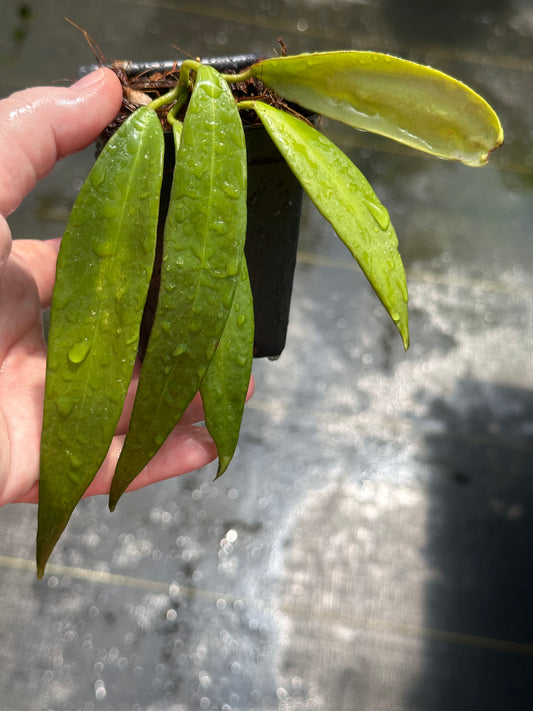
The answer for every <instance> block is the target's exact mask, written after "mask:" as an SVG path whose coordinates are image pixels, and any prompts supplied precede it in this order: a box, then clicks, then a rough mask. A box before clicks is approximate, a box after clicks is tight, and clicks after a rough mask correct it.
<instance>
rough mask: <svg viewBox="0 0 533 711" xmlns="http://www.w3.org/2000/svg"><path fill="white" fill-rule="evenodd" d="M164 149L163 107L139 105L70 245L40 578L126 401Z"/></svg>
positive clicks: (47, 442) (48, 423) (52, 400)
mask: <svg viewBox="0 0 533 711" xmlns="http://www.w3.org/2000/svg"><path fill="white" fill-rule="evenodd" d="M163 152H164V145H163V132H162V129H161V125H160V122H159V119H158V117H157V115H156V113H155V111H153V110H152V109H149V108H141V109H139V110H138V111H136V112H135V113H134V114H132V116H131V117H130V118H129V119H128V120H127V121H126V122H125V123H124V124H123V125H122V126H121V127H120V128H119V129H118V131H117V132H116V133H115V134H114V136H113V137H112V138H111V139H110V141H109V142H108V143H107V145H106V146H105V147H104V149H103V151H102V153H101V154H100V156H99V158H98V160H97V162H96V163H95V165H94V167H93V169H92V170H91V172H90V174H89V176H88V178H87V180H86V181H85V183H84V185H83V187H82V189H81V190H80V193H79V195H78V198H77V200H76V203H75V205H74V208H73V210H72V214H71V217H70V221H69V223H68V226H67V229H66V232H65V235H64V237H63V240H62V243H61V249H60V252H59V257H58V261H57V280H56V285H55V288H54V295H53V301H52V307H51V325H50V335H49V340H48V361H47V373H46V394H45V403H44V421H43V431H42V440H41V472H40V482H39V516H38V518H39V525H38V532H37V567H38V575H39V577H41V576H42V574H43V571H44V566H45V564H46V561H47V560H48V557H49V555H50V553H51V551H52V549H53V547H54V545H55V543H56V542H57V540H58V538H59V536H60V535H61V532H62V531H63V529H64V528H65V526H66V524H67V522H68V519H69V518H70V515H71V513H72V511H73V509H74V507H75V506H76V504H77V503H78V501H79V500H80V499H81V497H82V496H83V494H84V493H85V490H86V489H87V487H88V486H89V484H90V483H91V481H92V480H93V478H94V476H95V474H96V473H97V471H98V469H99V468H100V466H101V464H102V462H103V460H104V458H105V456H106V454H107V451H108V449H109V445H110V443H111V440H112V438H113V435H114V433H115V429H116V426H117V422H118V419H119V417H120V414H121V411H122V408H123V405H124V399H125V395H126V391H127V388H128V385H129V382H130V379H131V374H132V370H133V364H134V361H135V356H136V352H137V344H138V340H139V327H140V323H141V317H142V313H143V308H144V303H145V300H146V294H147V291H148V285H149V282H150V277H151V274H152V267H153V260H154V252H155V243H156V231H157V220H158V211H159V191H160V186H161V177H162V171H163Z"/></svg>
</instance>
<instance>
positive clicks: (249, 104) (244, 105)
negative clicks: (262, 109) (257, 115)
mask: <svg viewBox="0 0 533 711" xmlns="http://www.w3.org/2000/svg"><path fill="white" fill-rule="evenodd" d="M256 103H257V102H256V101H238V102H237V108H238V109H239V111H255V105H256Z"/></svg>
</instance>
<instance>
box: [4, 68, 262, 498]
mask: <svg viewBox="0 0 533 711" xmlns="http://www.w3.org/2000/svg"><path fill="white" fill-rule="evenodd" d="M121 97H122V90H121V86H120V82H119V81H118V79H117V77H116V75H115V74H114V73H113V72H112V71H110V70H109V69H104V68H101V69H98V70H97V71H96V72H93V73H92V74H90V75H88V76H86V77H84V78H83V79H81V80H80V81H79V82H77V83H76V84H74V85H73V86H71V87H70V88H51V87H38V88H34V89H27V90H25V91H22V92H18V93H16V94H13V95H12V96H10V97H8V98H7V99H3V100H2V101H0V505H3V504H6V503H8V502H28V503H37V501H38V492H39V484H38V479H39V448H40V437H41V426H42V411H43V400H44V383H45V372H46V344H45V341H44V338H43V330H42V310H43V309H45V308H47V307H48V306H49V305H50V302H51V298H52V290H53V286H54V280H55V267H56V258H57V252H58V249H59V243H60V240H48V241H40V240H16V241H14V242H12V240H11V234H10V230H9V227H8V224H7V221H6V219H5V218H6V217H7V216H8V215H9V214H10V213H12V212H13V211H14V210H15V209H16V208H17V207H18V205H19V204H20V202H21V201H22V199H23V198H24V197H25V195H27V194H28V193H29V192H30V191H31V190H32V189H33V187H34V186H35V183H36V182H37V180H39V179H40V178H42V177H43V176H44V175H46V174H47V173H48V172H49V171H50V170H52V168H53V166H54V165H55V163H56V161H57V160H59V159H60V158H62V157H64V156H67V155H69V154H70V153H74V152H76V151H79V150H81V149H83V148H85V147H86V146H88V145H89V144H90V143H91V142H92V141H93V140H94V139H95V138H96V137H97V136H98V134H99V133H100V132H101V131H102V130H103V129H104V128H105V126H106V125H107V124H108V123H109V122H110V121H111V120H112V119H113V118H114V117H115V116H116V114H117V113H118V110H119V108H120V104H121ZM138 371H139V368H138V366H137V367H136V370H135V373H134V377H133V380H132V384H131V386H130V389H129V391H128V396H127V398H126V404H125V407H124V412H123V415H122V417H121V419H120V422H119V425H118V428H117V432H116V435H115V437H114V439H113V442H112V445H111V447H110V450H109V453H108V455H107V457H106V460H105V462H104V463H103V465H102V467H101V469H100V471H99V472H98V474H97V475H96V477H95V479H94V481H93V483H92V484H91V485H90V487H89V489H88V490H87V492H86V496H89V495H93V494H106V493H108V492H109V488H110V484H111V479H112V477H113V473H114V470H115V465H116V462H117V460H118V457H119V454H120V450H121V447H122V444H123V441H124V437H125V433H126V431H127V426H128V422H129V417H130V415H131V407H132V404H133V398H134V395H135V389H136V386H137V380H138ZM251 388H252V386H251ZM251 388H250V394H251ZM202 419H203V412H202V407H201V400H200V398H199V397H197V398H196V399H195V400H194V401H193V403H192V404H191V406H190V407H189V409H188V411H187V413H186V414H185V416H184V417H183V419H182V420H181V422H180V423H179V425H178V426H177V427H176V428H175V429H174V431H173V432H172V434H171V435H170V436H169V438H168V439H167V441H166V442H165V444H164V445H163V447H162V448H161V449H160V451H159V452H158V453H157V454H156V456H155V457H154V458H153V459H152V461H151V462H150V463H149V464H148V465H147V466H146V468H145V469H144V470H143V471H142V472H141V473H140V474H139V476H138V477H137V478H136V479H135V480H134V482H132V484H131V485H130V487H129V490H132V489H137V488H140V487H142V486H146V485H148V484H151V483H153V482H156V481H159V480H162V479H165V478H169V477H173V476H177V475H178V474H183V473H185V472H188V471H192V470H194V469H198V468H199V467H201V466H204V465H205V464H207V463H208V462H210V461H212V460H213V459H214V458H215V457H216V447H215V445H214V443H213V441H212V440H211V438H210V437H209V435H208V433H207V430H206V429H205V428H203V427H198V426H196V425H195V424H194V423H195V422H198V421H200V420H202Z"/></svg>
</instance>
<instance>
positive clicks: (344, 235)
mask: <svg viewBox="0 0 533 711" xmlns="http://www.w3.org/2000/svg"><path fill="white" fill-rule="evenodd" d="M247 105H250V106H251V107H253V108H254V110H255V111H256V112H257V114H258V116H259V118H260V119H261V121H262V123H263V125H264V126H265V128H266V130H267V131H268V133H269V134H270V136H271V138H272V140H273V141H274V143H275V144H276V146H277V147H278V150H279V151H280V153H281V154H282V155H283V157H284V158H285V160H286V161H287V163H288V164H289V166H290V168H291V169H292V171H293V172H294V174H295V175H296V177H297V178H298V180H299V181H300V183H301V184H302V186H303V187H304V189H305V190H306V192H307V193H308V195H309V197H310V198H311V200H312V201H313V202H314V204H315V205H316V206H317V208H318V209H319V210H320V212H321V213H322V214H323V215H324V217H325V218H326V219H327V220H328V221H329V222H330V224H331V225H332V227H333V229H334V230H335V232H336V233H337V235H338V236H339V237H340V239H341V240H342V241H343V242H344V244H345V245H346V246H347V247H348V249H349V250H350V252H351V253H352V255H353V256H354V257H355V259H356V260H357V262H358V263H359V266H360V267H361V269H362V270H363V272H364V273H365V275H366V277H367V278H368V280H369V282H370V283H371V284H372V286H373V288H374V290H375V292H376V294H377V295H378V297H379V298H380V300H381V301H382V303H383V305H384V306H385V308H386V309H387V311H388V313H389V315H390V316H391V318H392V319H393V321H394V323H395V324H396V326H397V328H398V330H399V331H400V334H401V336H402V339H403V342H404V346H405V348H407V347H408V345H409V328H408V317H407V286H406V279H405V271H404V268H403V264H402V260H401V257H400V254H399V252H398V239H397V237H396V233H395V231H394V228H393V226H392V224H391V221H390V218H389V213H388V212H387V210H386V208H385V207H384V206H383V205H382V204H381V202H380V201H379V200H378V198H377V196H376V194H375V193H374V191H373V190H372V188H371V186H370V185H369V183H368V181H367V180H366V178H365V177H364V176H363V174H362V173H361V172H360V171H359V170H358V169H357V168H356V167H355V165H354V164H353V163H352V162H351V160H350V159H349V158H348V157H347V156H346V155H345V154H344V153H343V152H342V151H341V150H340V149H339V148H337V146H336V145H335V144H334V143H332V142H331V141H330V140H329V139H328V138H326V137H325V136H323V135H322V134H321V133H319V132H318V131H317V130H316V129H315V128H313V127H312V126H311V125H309V124H307V123H305V122H304V121H301V120H300V119H298V118H296V117H295V116H292V115H290V114H288V113H286V112H284V111H280V110H278V109H275V108H274V107H272V106H269V105H267V104H264V103H262V102H260V101H254V102H247Z"/></svg>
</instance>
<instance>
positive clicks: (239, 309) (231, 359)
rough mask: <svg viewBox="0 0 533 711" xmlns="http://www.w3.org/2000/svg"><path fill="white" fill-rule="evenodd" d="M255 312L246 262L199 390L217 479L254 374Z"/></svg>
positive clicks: (225, 463)
mask: <svg viewBox="0 0 533 711" xmlns="http://www.w3.org/2000/svg"><path fill="white" fill-rule="evenodd" d="M253 350H254V309H253V300H252V289H251V286H250V279H249V276H248V268H247V266H246V259H245V258H244V257H243V259H242V263H241V279H240V281H239V284H238V285H237V289H236V290H235V296H234V298H233V304H232V307H231V311H230V315H229V317H228V320H227V321H226V326H225V328H224V332H223V333H222V337H221V339H220V343H219V344H218V347H217V349H216V352H215V355H214V356H213V360H212V361H211V363H210V364H209V368H208V369H207V373H206V374H205V378H204V380H203V382H202V385H201V386H200V393H201V395H202V401H203V404H204V413H205V423H206V426H207V429H208V430H209V434H210V435H211V437H212V438H213V440H214V442H215V444H216V446H217V452H218V471H217V478H218V477H219V476H222V474H223V473H224V472H225V471H226V469H227V468H228V465H229V463H230V462H231V460H232V458H233V454H234V452H235V448H236V446H237V441H238V439H239V431H240V428H241V422H242V416H243V411H244V405H245V403H246V394H247V392H248V386H249V384H250V376H251V373H252V360H253V355H254V354H253Z"/></svg>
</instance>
